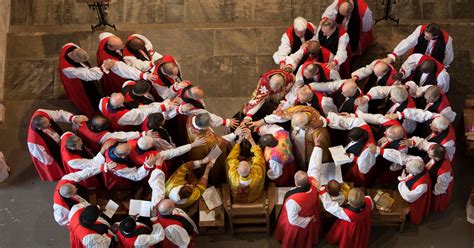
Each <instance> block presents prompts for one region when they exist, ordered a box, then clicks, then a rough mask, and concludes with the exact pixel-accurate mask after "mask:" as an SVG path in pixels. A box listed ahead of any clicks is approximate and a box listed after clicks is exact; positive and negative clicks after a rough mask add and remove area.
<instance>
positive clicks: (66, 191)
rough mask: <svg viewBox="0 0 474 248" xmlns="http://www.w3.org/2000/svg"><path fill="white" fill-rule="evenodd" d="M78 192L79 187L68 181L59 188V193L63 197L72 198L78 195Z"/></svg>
mask: <svg viewBox="0 0 474 248" xmlns="http://www.w3.org/2000/svg"><path fill="white" fill-rule="evenodd" d="M76 193H77V188H76V186H74V185H72V184H70V183H66V184H63V185H62V186H61V187H60V188H59V194H60V195H61V196H62V197H66V198H70V197H71V196H74V195H76Z"/></svg>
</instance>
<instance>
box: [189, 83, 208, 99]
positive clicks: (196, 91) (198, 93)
mask: <svg viewBox="0 0 474 248" xmlns="http://www.w3.org/2000/svg"><path fill="white" fill-rule="evenodd" d="M189 96H190V97H191V98H193V99H203V98H204V91H203V90H202V89H201V88H199V87H198V86H193V87H192V88H191V89H189Z"/></svg>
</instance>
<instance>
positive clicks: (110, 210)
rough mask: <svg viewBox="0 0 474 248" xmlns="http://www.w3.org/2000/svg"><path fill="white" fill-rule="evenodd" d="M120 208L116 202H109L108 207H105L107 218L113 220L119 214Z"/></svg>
mask: <svg viewBox="0 0 474 248" xmlns="http://www.w3.org/2000/svg"><path fill="white" fill-rule="evenodd" d="M118 208H119V205H118V204H117V203H116V202H114V201H112V200H109V202H107V205H106V206H105V211H104V214H105V216H107V217H109V218H112V216H114V214H115V212H117V209H118Z"/></svg>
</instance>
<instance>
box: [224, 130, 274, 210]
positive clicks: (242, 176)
mask: <svg viewBox="0 0 474 248" xmlns="http://www.w3.org/2000/svg"><path fill="white" fill-rule="evenodd" d="M245 130H246V132H245V133H246V134H245V136H246V137H245V139H246V141H247V142H243V143H242V140H243V137H242V136H240V137H239V139H238V141H237V143H236V144H235V145H234V148H232V151H231V152H230V154H229V156H228V157H227V160H226V164H227V181H228V182H229V185H230V189H231V192H232V198H233V199H234V201H236V202H253V201H255V200H257V199H259V198H260V196H261V195H262V193H263V184H264V182H265V159H264V157H263V152H262V149H261V148H260V147H259V146H258V145H257V144H256V143H255V141H254V140H253V138H252V135H251V134H250V130H248V129H245ZM245 144H251V148H250V153H251V154H249V151H248V150H249V145H245ZM241 146H243V149H242V147H241Z"/></svg>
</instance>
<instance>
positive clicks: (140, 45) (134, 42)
mask: <svg viewBox="0 0 474 248" xmlns="http://www.w3.org/2000/svg"><path fill="white" fill-rule="evenodd" d="M128 45H129V46H130V48H131V49H133V50H135V51H139V50H142V49H144V48H145V42H144V41H143V40H142V39H140V38H137V37H133V38H132V39H130V40H129V41H128Z"/></svg>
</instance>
